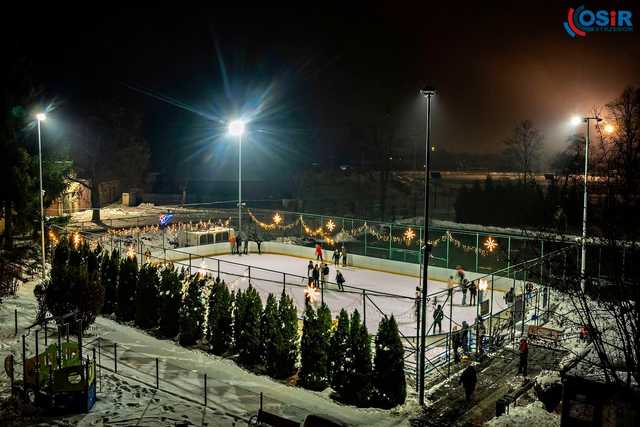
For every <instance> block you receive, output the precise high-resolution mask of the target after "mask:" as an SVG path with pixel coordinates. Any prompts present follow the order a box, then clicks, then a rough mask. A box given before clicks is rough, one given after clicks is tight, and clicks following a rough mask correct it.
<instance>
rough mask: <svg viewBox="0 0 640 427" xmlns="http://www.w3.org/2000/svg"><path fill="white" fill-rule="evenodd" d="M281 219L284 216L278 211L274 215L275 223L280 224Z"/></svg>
mask: <svg viewBox="0 0 640 427" xmlns="http://www.w3.org/2000/svg"><path fill="white" fill-rule="evenodd" d="M281 221H282V217H281V216H280V214H279V213H276V214H275V215H274V216H273V223H274V224H276V225H278V224H280V222H281Z"/></svg>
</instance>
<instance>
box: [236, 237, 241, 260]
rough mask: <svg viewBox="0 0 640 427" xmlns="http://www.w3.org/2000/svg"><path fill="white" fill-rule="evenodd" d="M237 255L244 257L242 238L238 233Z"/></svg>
mask: <svg viewBox="0 0 640 427" xmlns="http://www.w3.org/2000/svg"><path fill="white" fill-rule="evenodd" d="M236 253H237V254H238V255H242V236H241V235H240V233H238V236H237V237H236Z"/></svg>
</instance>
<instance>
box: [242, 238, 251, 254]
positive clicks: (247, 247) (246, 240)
mask: <svg viewBox="0 0 640 427" xmlns="http://www.w3.org/2000/svg"><path fill="white" fill-rule="evenodd" d="M242 252H244V254H245V255H247V254H248V253H249V239H244V246H243V251H242Z"/></svg>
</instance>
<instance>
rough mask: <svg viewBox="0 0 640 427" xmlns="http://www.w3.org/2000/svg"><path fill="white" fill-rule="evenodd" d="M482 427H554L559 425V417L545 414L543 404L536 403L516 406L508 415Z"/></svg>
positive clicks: (549, 413) (548, 413) (553, 414)
mask: <svg viewBox="0 0 640 427" xmlns="http://www.w3.org/2000/svg"><path fill="white" fill-rule="evenodd" d="M484 425H485V426H487V427H513V426H536V427H556V426H559V425H560V415H558V414H556V413H551V412H547V410H546V409H545V408H544V404H543V403H542V402H540V401H536V402H533V403H530V404H529V405H527V406H516V407H515V408H512V409H511V410H510V411H509V414H504V415H501V416H499V417H497V418H494V419H492V420H490V421H489V422H487V423H485V424H484Z"/></svg>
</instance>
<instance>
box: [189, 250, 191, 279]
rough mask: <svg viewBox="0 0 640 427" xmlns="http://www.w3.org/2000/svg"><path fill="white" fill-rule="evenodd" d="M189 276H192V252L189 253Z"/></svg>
mask: <svg viewBox="0 0 640 427" xmlns="http://www.w3.org/2000/svg"><path fill="white" fill-rule="evenodd" d="M189 276H191V253H189Z"/></svg>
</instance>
